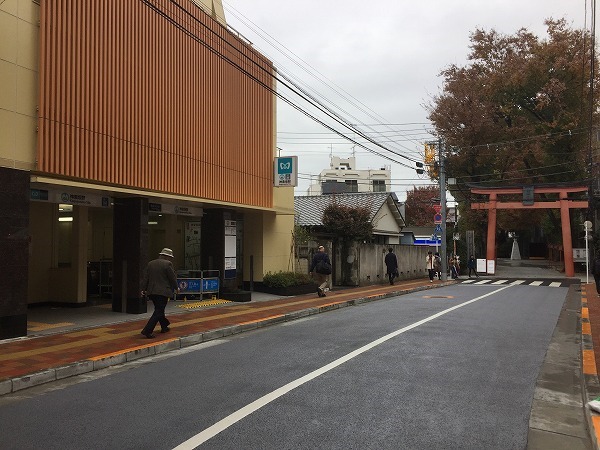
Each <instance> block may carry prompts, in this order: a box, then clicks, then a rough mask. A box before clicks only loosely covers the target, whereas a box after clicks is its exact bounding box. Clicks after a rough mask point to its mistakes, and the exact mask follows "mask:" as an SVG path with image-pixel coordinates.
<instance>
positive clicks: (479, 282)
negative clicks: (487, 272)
mask: <svg viewBox="0 0 600 450" xmlns="http://www.w3.org/2000/svg"><path fill="white" fill-rule="evenodd" d="M490 281H492V280H481V281H477V282H476V283H475V284H488V283H489V282H490Z"/></svg>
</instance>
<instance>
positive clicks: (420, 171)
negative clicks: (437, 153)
mask: <svg viewBox="0 0 600 450" xmlns="http://www.w3.org/2000/svg"><path fill="white" fill-rule="evenodd" d="M415 164H416V165H417V169H416V171H417V173H418V174H419V175H422V174H423V173H424V170H423V163H422V162H416V163H415Z"/></svg>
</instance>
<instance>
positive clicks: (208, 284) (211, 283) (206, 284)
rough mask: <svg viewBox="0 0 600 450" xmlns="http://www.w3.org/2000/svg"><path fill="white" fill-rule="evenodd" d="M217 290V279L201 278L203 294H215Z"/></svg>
mask: <svg viewBox="0 0 600 450" xmlns="http://www.w3.org/2000/svg"><path fill="white" fill-rule="evenodd" d="M218 290H219V279H218V278H203V279H202V291H203V292H217V291H218Z"/></svg>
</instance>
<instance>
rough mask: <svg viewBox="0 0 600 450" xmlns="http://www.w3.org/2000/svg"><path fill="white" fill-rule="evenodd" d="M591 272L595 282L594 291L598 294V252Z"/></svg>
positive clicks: (599, 272)
mask: <svg viewBox="0 0 600 450" xmlns="http://www.w3.org/2000/svg"><path fill="white" fill-rule="evenodd" d="M592 274H593V275H594V281H595V282H596V292H597V293H598V294H600V253H598V255H597V256H596V259H595V260H594V263H593V264H592Z"/></svg>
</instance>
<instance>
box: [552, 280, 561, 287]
mask: <svg viewBox="0 0 600 450" xmlns="http://www.w3.org/2000/svg"><path fill="white" fill-rule="evenodd" d="M550 287H560V283H559V282H558V281H553V282H552V283H550Z"/></svg>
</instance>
